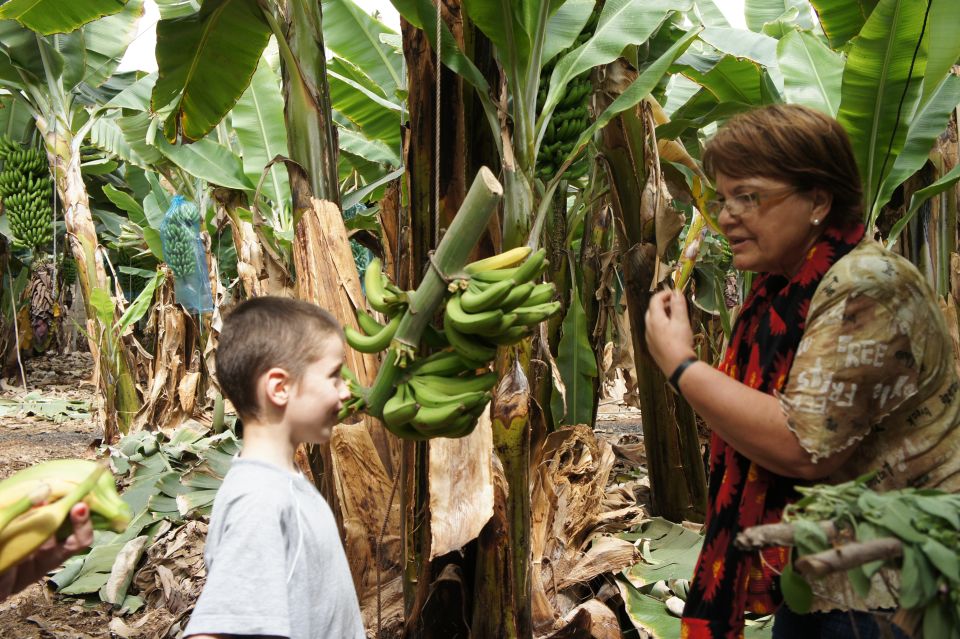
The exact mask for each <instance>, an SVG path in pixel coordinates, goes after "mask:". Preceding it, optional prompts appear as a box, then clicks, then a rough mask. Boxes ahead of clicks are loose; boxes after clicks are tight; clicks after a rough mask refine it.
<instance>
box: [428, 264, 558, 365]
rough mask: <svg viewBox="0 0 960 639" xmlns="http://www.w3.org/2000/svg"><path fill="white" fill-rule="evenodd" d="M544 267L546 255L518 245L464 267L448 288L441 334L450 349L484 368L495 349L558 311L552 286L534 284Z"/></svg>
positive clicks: (515, 340)
mask: <svg viewBox="0 0 960 639" xmlns="http://www.w3.org/2000/svg"><path fill="white" fill-rule="evenodd" d="M546 267H547V260H546V251H545V250H544V249H540V250H539V251H536V252H535V253H531V251H530V249H529V248H528V247H521V248H516V249H512V250H510V251H506V252H504V253H500V254H499V255H494V256H493V257H489V258H486V259H483V260H479V261H477V262H473V263H471V264H468V265H467V266H466V267H465V269H464V271H465V274H466V277H464V278H461V279H458V280H456V281H455V282H453V283H451V284H450V289H451V292H452V293H453V295H452V296H451V297H450V298H449V299H448V300H447V304H446V307H445V309H444V314H443V333H444V336H445V337H446V338H447V341H448V342H449V343H450V345H451V346H452V347H453V350H454V351H455V352H456V353H457V354H458V355H460V357H462V358H463V359H465V360H466V361H468V362H470V363H472V364H473V365H474V366H475V367H480V366H486V365H487V362H489V361H490V360H492V359H493V358H494V356H495V355H496V352H497V347H498V346H509V345H511V344H516V343H517V342H519V341H520V340H522V339H524V338H525V337H528V336H529V335H530V334H531V333H532V331H533V327H534V326H536V325H537V324H539V323H540V322H542V321H544V320H545V319H547V318H549V317H550V316H551V315H553V314H554V313H556V312H557V311H558V310H560V303H559V302H554V301H552V300H553V297H554V295H555V294H556V288H555V287H554V285H553V284H551V283H544V284H536V283H535V280H536V278H537V276H539V275H540V273H542V272H543V270H544V269H545V268H546Z"/></svg>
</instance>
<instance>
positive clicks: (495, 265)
mask: <svg viewBox="0 0 960 639" xmlns="http://www.w3.org/2000/svg"><path fill="white" fill-rule="evenodd" d="M530 250H531V249H530V247H529V246H518V247H517V248H513V249H510V250H509V251H504V252H503V253H498V254H497V255H494V256H492V257H487V258H484V259H482V260H477V261H476V262H471V263H470V264H467V265H466V266H465V267H464V269H463V270H464V271H466V272H467V273H469V274H471V275H472V274H473V273H479V272H480V271H492V270H496V269H502V268H509V267H511V266H516V265H517V264H519V263H520V262H522V261H523V260H525V259H526V258H527V256H528V255H530Z"/></svg>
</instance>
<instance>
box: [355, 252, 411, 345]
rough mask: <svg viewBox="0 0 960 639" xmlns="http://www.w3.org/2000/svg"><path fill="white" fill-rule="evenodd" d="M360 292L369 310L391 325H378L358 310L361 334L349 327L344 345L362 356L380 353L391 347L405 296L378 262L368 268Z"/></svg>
mask: <svg viewBox="0 0 960 639" xmlns="http://www.w3.org/2000/svg"><path fill="white" fill-rule="evenodd" d="M363 288H364V293H366V297H367V303H368V304H370V307H371V308H372V309H373V310H375V311H378V312H380V313H383V314H384V315H386V316H387V317H388V318H390V321H389V322H387V324H386V325H382V324H380V322H378V321H377V320H375V319H374V318H373V317H371V316H370V315H368V314H367V313H366V312H364V311H363V310H362V309H358V310H357V324H358V325H359V326H360V330H359V331H358V330H356V329H354V328H353V327H352V326H348V327H346V328H345V329H344V335H345V337H346V338H347V344H349V345H350V347H351V348H353V349H354V350H356V351H360V352H361V353H379V352H380V351H382V350H384V349H386V348H387V346H389V345H390V340H392V339H393V336H394V335H395V334H396V332H397V327H398V326H399V325H400V320H401V318H403V311H404V310H406V307H407V294H406V293H405V292H404V291H402V290H400V289H399V288H398V287H397V286H395V285H394V283H393V282H391V281H390V279H389V278H388V277H387V275H386V273H384V272H383V270H382V268H381V264H380V260H379V259H378V258H374V259H372V260H371V261H370V263H369V264H368V265H367V270H366V272H365V273H364V275H363Z"/></svg>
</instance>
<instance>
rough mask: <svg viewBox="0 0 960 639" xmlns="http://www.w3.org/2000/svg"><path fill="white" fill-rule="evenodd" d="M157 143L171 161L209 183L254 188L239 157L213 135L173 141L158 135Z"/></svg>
mask: <svg viewBox="0 0 960 639" xmlns="http://www.w3.org/2000/svg"><path fill="white" fill-rule="evenodd" d="M154 144H155V145H156V147H157V149H159V151H160V153H162V154H163V155H164V156H166V157H167V158H168V159H169V160H170V161H171V162H173V163H174V164H176V165H177V166H179V167H180V168H181V169H183V170H184V171H186V172H187V173H189V174H190V175H193V176H196V177H199V178H201V179H203V180H206V181H207V182H209V183H210V184H216V185H219V186H225V187H227V188H230V189H240V190H245V191H253V189H254V188H255V185H254V184H252V183H251V181H250V180H249V179H247V176H246V175H244V173H243V165H242V164H241V162H240V158H238V157H237V156H236V155H234V154H233V153H232V152H231V151H230V149H228V148H226V147H225V146H222V145H220V144H218V143H217V142H214V141H213V140H212V139H209V138H205V139H202V140H197V141H196V142H194V143H192V144H170V143H169V142H167V141H166V140H165V139H164V138H163V137H159V136H158V137H157V138H156V139H155V140H154Z"/></svg>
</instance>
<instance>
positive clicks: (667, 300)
mask: <svg viewBox="0 0 960 639" xmlns="http://www.w3.org/2000/svg"><path fill="white" fill-rule="evenodd" d="M644 322H645V326H646V341H647V350H649V351H650V356H651V357H652V358H653V361H654V362H656V363H657V366H658V367H660V370H661V371H663V374H664V375H668V376H669V378H668V379H669V381H670V385H671V386H673V388H674V390H676V391H677V392H678V393H679V392H680V388H679V382H680V376H681V375H682V374H683V371H684V370H685V369H686V367H687V366H689V365H691V364H693V363H695V362H696V361H697V355H696V353H695V352H694V350H693V330H692V329H691V328H690V321H689V319H688V317H687V302H686V300H685V299H684V298H683V294H682V293H680V292H678V291H674V290H669V289H667V290H662V291H659V292H657V293H655V294H654V295H653V297H651V298H650V306H648V307H647V313H646V315H645V316H644Z"/></svg>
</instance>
